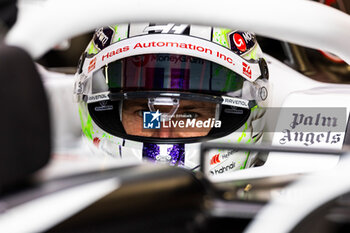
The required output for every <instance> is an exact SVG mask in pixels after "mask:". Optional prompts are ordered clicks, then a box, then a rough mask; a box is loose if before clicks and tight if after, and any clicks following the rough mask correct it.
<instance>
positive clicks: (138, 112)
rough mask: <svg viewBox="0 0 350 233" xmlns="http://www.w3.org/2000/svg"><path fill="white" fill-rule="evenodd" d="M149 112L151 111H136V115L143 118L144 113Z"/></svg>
mask: <svg viewBox="0 0 350 233" xmlns="http://www.w3.org/2000/svg"><path fill="white" fill-rule="evenodd" d="M147 111H149V110H148V109H140V110H137V111H135V113H136V115H137V116H139V117H143V112H147Z"/></svg>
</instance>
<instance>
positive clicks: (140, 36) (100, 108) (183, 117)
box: [74, 23, 268, 174]
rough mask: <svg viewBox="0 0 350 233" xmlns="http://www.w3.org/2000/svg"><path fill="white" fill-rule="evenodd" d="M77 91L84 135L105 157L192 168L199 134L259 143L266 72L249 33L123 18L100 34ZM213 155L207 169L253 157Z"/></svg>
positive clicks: (228, 167) (245, 163)
mask: <svg viewBox="0 0 350 233" xmlns="http://www.w3.org/2000/svg"><path fill="white" fill-rule="evenodd" d="M74 95H75V97H76V100H77V101H78V104H79V114H80V119H81V125H82V131H83V134H84V135H85V138H86V140H87V141H89V142H90V145H93V147H94V148H98V149H99V150H101V151H103V153H104V155H105V156H106V155H108V156H110V157H113V158H116V159H122V158H135V159H140V160H148V161H152V162H155V163H166V164H170V165H174V166H181V167H186V168H189V169H196V168H198V166H199V160H200V159H199V156H200V155H199V152H200V145H201V143H202V142H203V141H210V142H225V143H247V144H248V143H257V142H260V141H261V138H262V135H263V127H264V113H265V111H264V109H263V108H262V107H263V106H264V105H265V104H266V98H267V95H268V69H267V64H266V62H265V60H264V58H263V57H262V51H261V49H260V47H259V45H258V43H257V40H256V37H255V35H254V34H253V33H250V32H243V31H238V30H230V29H224V28H215V27H207V26H198V25H188V24H173V23H168V24H152V23H136V24H118V25H112V26H108V27H102V28H99V29H97V30H96V31H95V33H94V35H93V38H92V40H91V42H90V43H89V45H88V46H87V48H86V50H85V52H84V53H83V54H82V56H81V58H80V62H79V66H78V71H77V73H76V80H75V87H74ZM209 154H210V156H211V159H210V161H208V163H210V164H209V166H210V173H211V174H221V173H225V172H231V171H235V170H238V169H244V168H247V167H251V166H253V165H254V163H255V160H256V155H255V154H253V153H250V152H240V151H227V150H210V151H209Z"/></svg>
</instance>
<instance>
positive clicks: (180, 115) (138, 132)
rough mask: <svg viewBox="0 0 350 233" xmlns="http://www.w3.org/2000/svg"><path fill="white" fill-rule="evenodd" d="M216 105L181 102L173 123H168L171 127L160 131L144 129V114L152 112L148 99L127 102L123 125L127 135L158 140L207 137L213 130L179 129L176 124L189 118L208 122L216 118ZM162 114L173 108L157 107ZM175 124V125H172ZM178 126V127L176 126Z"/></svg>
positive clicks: (125, 103)
mask: <svg viewBox="0 0 350 233" xmlns="http://www.w3.org/2000/svg"><path fill="white" fill-rule="evenodd" d="M215 108H216V104H215V103H208V102H199V101H191V100H180V105H179V108H178V110H177V111H176V113H175V114H174V117H173V118H172V119H171V122H169V121H166V122H165V124H166V125H167V126H169V127H163V125H161V128H160V129H143V112H144V111H150V110H149V108H148V105H147V98H146V99H144V100H125V101H124V102H123V110H122V124H123V126H124V129H125V131H126V133H127V134H129V135H135V136H143V137H157V138H188V137H200V136H206V135H207V134H208V133H209V131H210V130H211V128H210V127H209V128H204V127H203V128H193V127H190V128H185V127H183V128H182V127H179V126H178V125H177V124H176V122H177V123H178V122H180V121H184V122H186V120H187V119H188V118H190V119H195V120H196V121H198V120H200V121H206V120H208V119H211V118H215ZM155 109H156V110H158V109H159V112H160V113H162V112H163V113H164V112H166V113H169V112H170V111H171V109H172V106H158V105H157V106H155ZM170 123H174V124H170ZM175 125H176V126H175Z"/></svg>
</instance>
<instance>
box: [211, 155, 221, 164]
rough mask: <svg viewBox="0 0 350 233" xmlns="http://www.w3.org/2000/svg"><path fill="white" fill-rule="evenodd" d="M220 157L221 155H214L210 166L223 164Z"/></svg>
mask: <svg viewBox="0 0 350 233" xmlns="http://www.w3.org/2000/svg"><path fill="white" fill-rule="evenodd" d="M219 155H220V154H216V155H214V156H213V157H212V158H211V160H210V165H213V164H217V163H221V161H220V159H219Z"/></svg>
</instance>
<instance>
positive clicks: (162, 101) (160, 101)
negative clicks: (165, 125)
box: [148, 97, 180, 121]
mask: <svg viewBox="0 0 350 233" xmlns="http://www.w3.org/2000/svg"><path fill="white" fill-rule="evenodd" d="M155 105H159V106H172V108H171V110H170V112H168V113H162V115H161V119H162V120H165V121H170V119H171V118H172V117H173V116H174V115H175V113H176V111H177V110H178V108H179V106H180V100H179V99H178V98H170V97H155V98H148V108H149V110H150V111H152V112H156V111H157V110H156V108H155V107H154V106H155Z"/></svg>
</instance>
